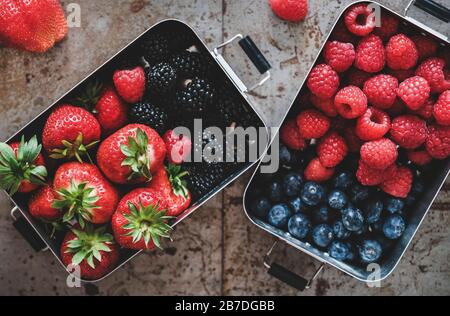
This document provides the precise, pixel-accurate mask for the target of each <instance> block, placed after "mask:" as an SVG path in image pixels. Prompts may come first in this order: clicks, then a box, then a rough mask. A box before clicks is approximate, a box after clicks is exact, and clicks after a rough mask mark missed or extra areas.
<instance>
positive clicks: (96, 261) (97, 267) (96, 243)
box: [61, 225, 120, 280]
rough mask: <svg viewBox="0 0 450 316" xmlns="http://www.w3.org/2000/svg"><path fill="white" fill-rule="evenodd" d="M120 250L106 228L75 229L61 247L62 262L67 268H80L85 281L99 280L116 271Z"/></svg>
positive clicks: (89, 226) (68, 234) (88, 226)
mask: <svg viewBox="0 0 450 316" xmlns="http://www.w3.org/2000/svg"><path fill="white" fill-rule="evenodd" d="M119 257H120V254H119V249H118V247H117V245H116V243H115V242H114V238H113V236H112V235H111V234H108V233H106V228H105V227H100V228H96V229H95V228H94V227H93V226H91V225H87V226H86V227H85V228H84V229H81V228H80V227H78V226H77V227H74V228H72V229H71V231H69V232H68V233H67V235H66V237H65V238H64V241H63V243H62V245H61V260H62V262H63V263H64V265H65V266H66V267H69V266H71V268H73V267H77V266H78V267H79V269H80V270H79V271H80V275H79V277H81V278H82V279H84V280H99V279H101V278H102V277H104V276H106V275H107V274H108V273H110V272H111V271H113V270H114V268H115V267H116V266H117V263H118V262H119ZM71 270H72V269H71Z"/></svg>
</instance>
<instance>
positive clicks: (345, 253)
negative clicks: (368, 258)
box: [328, 241, 351, 261]
mask: <svg viewBox="0 0 450 316" xmlns="http://www.w3.org/2000/svg"><path fill="white" fill-rule="evenodd" d="M328 253H329V254H330V257H331V258H334V259H336V260H338V261H347V260H349V258H351V248H350V245H349V244H348V243H343V242H341V241H333V242H332V243H331V245H330V247H329V248H328Z"/></svg>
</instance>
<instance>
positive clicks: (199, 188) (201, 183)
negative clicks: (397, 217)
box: [186, 163, 226, 201]
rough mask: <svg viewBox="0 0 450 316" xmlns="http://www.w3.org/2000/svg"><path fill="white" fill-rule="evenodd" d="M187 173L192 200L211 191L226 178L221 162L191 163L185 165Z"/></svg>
mask: <svg viewBox="0 0 450 316" xmlns="http://www.w3.org/2000/svg"><path fill="white" fill-rule="evenodd" d="M186 171H187V172H188V173H189V175H188V177H187V178H186V181H187V183H188V188H189V190H190V191H191V194H192V197H193V199H194V201H196V200H199V199H200V198H202V197H204V196H205V195H206V194H208V193H209V192H211V191H212V190H213V189H214V188H215V187H216V186H218V185H219V184H220V183H221V182H222V181H224V180H225V178H226V170H225V168H224V166H223V164H206V165H205V164H200V163H192V164H189V165H188V166H187V167H186Z"/></svg>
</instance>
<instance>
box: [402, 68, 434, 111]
mask: <svg viewBox="0 0 450 316" xmlns="http://www.w3.org/2000/svg"><path fill="white" fill-rule="evenodd" d="M430 92H431V89H430V85H429V84H428V81H426V80H425V79H424V78H423V77H419V76H415V77H412V78H409V79H406V80H405V81H403V82H402V83H401V84H400V86H399V88H398V96H399V97H400V98H401V99H402V100H403V102H405V104H406V106H407V107H408V108H410V109H411V110H413V111H417V110H419V109H420V108H421V107H422V106H424V105H425V102H427V100H428V99H429V97H430Z"/></svg>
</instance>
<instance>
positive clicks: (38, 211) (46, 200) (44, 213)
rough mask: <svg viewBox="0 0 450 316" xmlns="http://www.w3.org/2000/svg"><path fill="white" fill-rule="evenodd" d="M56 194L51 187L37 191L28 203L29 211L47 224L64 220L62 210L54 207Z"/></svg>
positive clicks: (47, 186)
mask: <svg viewBox="0 0 450 316" xmlns="http://www.w3.org/2000/svg"><path fill="white" fill-rule="evenodd" d="M55 199H56V192H55V190H53V188H52V187H51V186H49V185H46V186H44V187H42V188H41V189H39V190H38V191H36V193H34V194H33V196H32V197H31V198H30V201H29V202H28V210H29V212H30V214H31V216H33V217H34V218H37V219H39V220H41V221H44V222H47V223H53V222H56V221H58V220H60V219H61V218H62V215H63V213H62V212H61V210H60V209H58V208H55V207H53V203H54V202H55Z"/></svg>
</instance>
